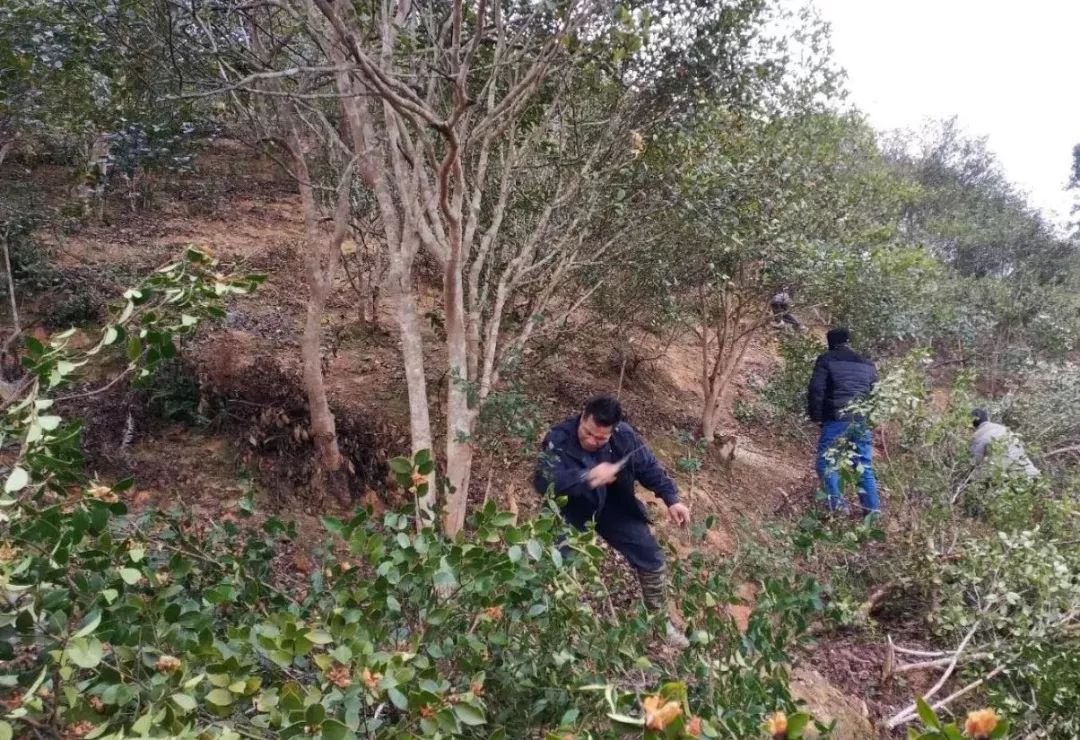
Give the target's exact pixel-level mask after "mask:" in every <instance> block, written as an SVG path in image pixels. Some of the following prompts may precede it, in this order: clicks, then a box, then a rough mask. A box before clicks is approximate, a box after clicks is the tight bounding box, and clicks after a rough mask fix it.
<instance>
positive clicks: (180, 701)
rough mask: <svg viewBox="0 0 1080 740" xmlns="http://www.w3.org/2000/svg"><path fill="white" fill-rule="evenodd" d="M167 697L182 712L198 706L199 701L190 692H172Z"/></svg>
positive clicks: (191, 710)
mask: <svg viewBox="0 0 1080 740" xmlns="http://www.w3.org/2000/svg"><path fill="white" fill-rule="evenodd" d="M169 698H170V699H172V702H173V704H175V705H176V706H177V707H178V708H179V709H180V711H181V712H183V713H184V714H187V713H188V712H194V711H195V708H196V707H198V706H199V703H198V702H197V701H195V699H194V698H193V697H192V696H191V695H190V694H173V695H172V696H171V697H169Z"/></svg>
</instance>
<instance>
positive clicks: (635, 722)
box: [608, 712, 645, 727]
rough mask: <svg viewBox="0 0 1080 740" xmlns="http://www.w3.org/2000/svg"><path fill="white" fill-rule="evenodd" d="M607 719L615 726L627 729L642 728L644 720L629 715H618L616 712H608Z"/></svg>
mask: <svg viewBox="0 0 1080 740" xmlns="http://www.w3.org/2000/svg"><path fill="white" fill-rule="evenodd" d="M608 719H610V720H611V721H612V722H615V723H617V724H620V725H626V726H629V727H642V726H644V725H645V720H643V719H642V718H641V717H631V716H630V715H627V714H618V713H616V712H608Z"/></svg>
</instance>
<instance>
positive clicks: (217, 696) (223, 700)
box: [206, 689, 233, 707]
mask: <svg viewBox="0 0 1080 740" xmlns="http://www.w3.org/2000/svg"><path fill="white" fill-rule="evenodd" d="M206 700H207V701H208V702H210V703H211V704H213V705H215V706H219V707H227V706H229V705H230V704H232V703H233V695H232V694H230V693H229V690H228V689H214V690H213V691H211V692H210V693H209V694H207V695H206Z"/></svg>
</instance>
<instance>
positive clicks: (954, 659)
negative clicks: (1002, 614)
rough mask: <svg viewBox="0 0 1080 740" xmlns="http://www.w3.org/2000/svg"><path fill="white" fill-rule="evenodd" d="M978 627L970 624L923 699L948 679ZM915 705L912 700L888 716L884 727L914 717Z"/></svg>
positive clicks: (903, 722)
mask: <svg viewBox="0 0 1080 740" xmlns="http://www.w3.org/2000/svg"><path fill="white" fill-rule="evenodd" d="M978 628H979V623H978V622H976V623H975V624H973V625H972V626H971V629H970V630H968V633H967V634H966V635H964V639H963V640H961V641H960V645H959V646H958V647H957V648H956V650H955V652H953V654H952V656H950V657H949V658H948V664H947V666H946V668H945V671H944V672H943V673H942V674H941V678H939V679H938V681H937V683H935V684H934V685H933V686H932V687H931V688H930V690H929V691H927V692H926V693H925V694H923V696H922V699H923V701H925V702H927V703H929V702H930V699H931V698H932V697H933V696H934V694H936V693H937V692H938V691H940V690H941V687H942V686H944V685H945V682H946V681H948V680H949V676H951V675H952V674H953V671H955V670H956V664H957V663H958V662H959V661H960V656H961V655H962V654H963V652H964V648H966V647H967V644H968V643H969V642H970V641H971V638H972V637H974V636H975V632H976V630H978ZM953 698H955V696H952V697H949V698H948V699H947V700H946V703H947V701H951V699H953ZM917 707H918V704H917V703H915V702H912V703H911V705H909V706H907V707H905V708H904V709H902V710H900V711H899V712H897V713H896V714H894V715H893V716H892V717H890V718H889V719H888V721H887V722H886V723H885V725H886V727H888V728H889V729H890V730H892V729H895V728H896V727H899V726H900V725H902V724H905V723H906V722H910V721H911V720H912V719H913V718H914V717H915V715H916V713H917V711H918V709H917Z"/></svg>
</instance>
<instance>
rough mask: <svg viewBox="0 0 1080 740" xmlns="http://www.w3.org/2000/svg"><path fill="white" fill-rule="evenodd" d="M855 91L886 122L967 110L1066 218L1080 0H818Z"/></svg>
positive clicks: (974, 124)
mask: <svg viewBox="0 0 1080 740" xmlns="http://www.w3.org/2000/svg"><path fill="white" fill-rule="evenodd" d="M813 5H814V6H815V7H816V8H817V9H818V11H819V12H820V13H821V16H822V18H824V19H825V20H826V21H828V22H829V23H830V24H831V26H832V42H833V47H834V50H835V60H836V62H837V63H838V64H840V65H841V66H842V67H844V68H845V69H846V70H847V73H848V89H849V90H850V93H851V102H852V103H854V104H855V106H856V107H858V108H860V109H861V110H863V111H864V112H865V113H866V114H867V115H868V116H869V119H870V123H871V124H872V125H873V126H875V127H876V128H879V129H893V128H915V129H918V128H919V127H920V126H921V125H922V123H923V122H924V121H925V119H926V118H947V117H951V116H953V115H957V116H959V122H960V125H961V127H962V128H963V129H964V130H965V131H966V132H967V133H968V134H971V135H976V136H984V135H985V136H987V137H988V141H987V143H988V146H989V148H990V150H991V151H993V152H995V153H996V154H997V155H998V158H999V159H1000V160H1001V163H1002V165H1003V167H1004V170H1005V174H1006V175H1007V176H1008V177H1009V179H1010V180H1012V181H1013V182H1014V183H1016V184H1017V185H1018V186H1019V187H1020V188H1022V189H1024V190H1026V191H1027V192H1028V193H1029V196H1030V199H1031V203H1032V205H1034V206H1036V207H1038V208H1040V209H1042V211H1043V212H1044V214H1045V215H1046V216H1047V217H1048V218H1050V219H1051V220H1053V221H1055V222H1057V223H1059V224H1063V223H1064V222H1065V220H1066V218H1067V217H1068V214H1069V208H1070V206H1071V204H1072V203H1073V202H1074V200H1073V197H1072V196H1071V195H1070V194H1068V193H1066V192H1065V191H1064V187H1065V183H1066V181H1067V180H1068V177H1069V168H1070V164H1071V159H1072V148H1073V146H1074V145H1075V144H1078V143H1080V0H1028V1H1027V2H1024V3H1019V2H1016V1H1015V0H1009V1H1005V0H981V1H980V0H813Z"/></svg>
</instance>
